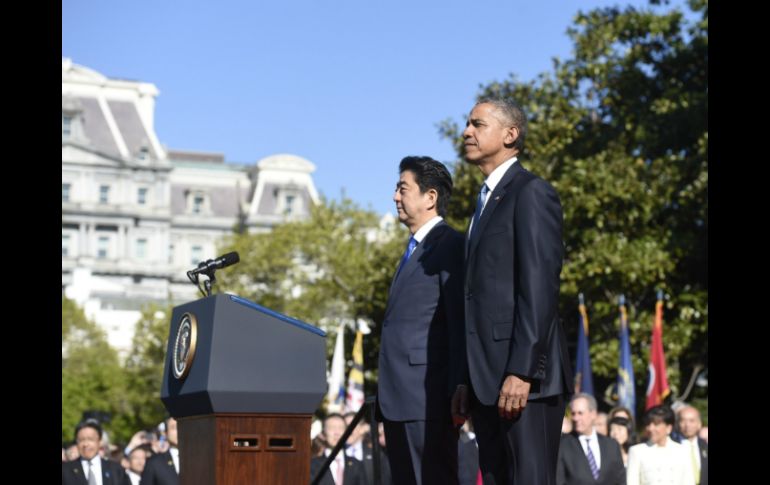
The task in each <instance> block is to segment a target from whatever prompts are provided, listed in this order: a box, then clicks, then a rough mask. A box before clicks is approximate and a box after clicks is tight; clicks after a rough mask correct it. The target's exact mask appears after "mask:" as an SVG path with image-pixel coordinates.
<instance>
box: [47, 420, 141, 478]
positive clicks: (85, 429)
mask: <svg viewBox="0 0 770 485" xmlns="http://www.w3.org/2000/svg"><path fill="white" fill-rule="evenodd" d="M101 441H102V427H101V426H100V425H99V422H98V421H96V420H95V419H87V420H85V421H83V422H81V423H80V424H78V425H77V426H76V427H75V442H76V443H77V445H78V452H80V459H77V460H74V461H67V462H64V463H62V464H61V483H62V485H131V481H130V480H129V479H128V475H126V472H125V470H123V467H121V466H120V464H119V463H115V462H113V461H109V460H105V459H104V458H101V457H100V456H99V445H100V443H101Z"/></svg>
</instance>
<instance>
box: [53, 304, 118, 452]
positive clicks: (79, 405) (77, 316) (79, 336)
mask: <svg viewBox="0 0 770 485" xmlns="http://www.w3.org/2000/svg"><path fill="white" fill-rule="evenodd" d="M61 347H62V354H61V355H62V360H61V384H62V396H61V400H62V403H61V404H62V431H61V432H62V441H68V440H72V439H73V438H74V436H73V432H74V430H75V426H76V425H77V423H78V422H80V420H81V418H82V416H83V412H85V411H101V412H104V413H108V414H109V415H110V416H111V417H113V418H114V417H116V416H118V415H119V414H120V411H121V407H122V399H121V396H122V395H123V391H124V389H125V383H124V382H123V373H122V369H121V367H120V362H119V360H118V354H117V352H116V351H115V349H113V348H112V347H110V345H109V343H108V342H107V338H106V336H105V334H104V332H103V331H102V330H101V329H100V328H99V327H97V326H96V324H95V323H94V322H92V321H90V320H88V319H87V318H86V316H85V314H84V313H83V310H82V309H81V308H80V307H78V305H77V304H76V303H75V302H74V301H72V300H69V299H67V298H65V297H62V342H61ZM105 428H106V429H107V430H108V431H110V432H111V433H112V432H114V426H112V424H109V425H107V426H105ZM112 437H113V438H114V436H112Z"/></svg>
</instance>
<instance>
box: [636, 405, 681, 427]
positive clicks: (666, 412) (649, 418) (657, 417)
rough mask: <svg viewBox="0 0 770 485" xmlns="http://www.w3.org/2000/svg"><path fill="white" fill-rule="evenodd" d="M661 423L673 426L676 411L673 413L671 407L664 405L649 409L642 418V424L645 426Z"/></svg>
mask: <svg viewBox="0 0 770 485" xmlns="http://www.w3.org/2000/svg"><path fill="white" fill-rule="evenodd" d="M661 421H662V422H664V423H666V424H670V425H671V426H673V425H674V411H672V410H671V408H670V407H668V406H664V405H662V404H661V405H659V406H655V407H651V408H650V409H648V410H647V412H646V413H644V417H643V418H642V423H643V424H644V425H645V426H647V425H648V424H650V423H659V422H661Z"/></svg>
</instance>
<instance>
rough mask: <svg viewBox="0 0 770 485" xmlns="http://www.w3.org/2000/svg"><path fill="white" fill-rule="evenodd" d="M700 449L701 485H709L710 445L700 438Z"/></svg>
mask: <svg viewBox="0 0 770 485" xmlns="http://www.w3.org/2000/svg"><path fill="white" fill-rule="evenodd" d="M698 448H699V449H700V485H709V444H708V443H707V442H705V441H704V440H702V439H700V438H698Z"/></svg>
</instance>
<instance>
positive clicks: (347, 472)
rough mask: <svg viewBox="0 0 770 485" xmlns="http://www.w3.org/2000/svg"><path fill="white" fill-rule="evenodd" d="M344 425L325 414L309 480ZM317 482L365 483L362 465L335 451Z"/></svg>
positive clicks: (332, 484)
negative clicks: (318, 453)
mask: <svg viewBox="0 0 770 485" xmlns="http://www.w3.org/2000/svg"><path fill="white" fill-rule="evenodd" d="M346 427H347V425H346V424H345V418H343V417H342V415H341V414H337V413H332V414H330V415H328V416H326V418H325V419H324V421H323V431H322V432H321V435H322V437H323V439H324V442H325V443H326V448H325V449H324V451H323V454H322V455H321V456H316V457H313V459H312V460H311V461H310V480H313V477H315V476H316V473H318V471H319V470H320V469H321V466H323V464H324V463H325V462H326V459H327V458H328V457H329V455H331V453H332V450H333V449H334V447H335V446H337V443H338V442H339V440H340V438H341V437H342V435H343V434H345V428H346ZM318 483H319V485H365V484H366V479H365V473H364V465H363V463H361V462H360V461H359V460H356V459H355V458H353V457H352V456H346V455H345V450H344V448H343V449H341V450H340V452H339V453H337V456H336V457H335V459H334V461H332V462H331V464H330V465H329V468H327V469H326V471H325V472H324V474H323V477H321V481H320V482H318ZM142 485H144V483H142Z"/></svg>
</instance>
